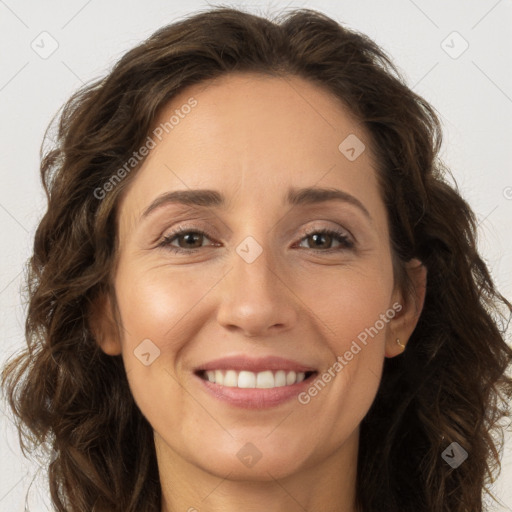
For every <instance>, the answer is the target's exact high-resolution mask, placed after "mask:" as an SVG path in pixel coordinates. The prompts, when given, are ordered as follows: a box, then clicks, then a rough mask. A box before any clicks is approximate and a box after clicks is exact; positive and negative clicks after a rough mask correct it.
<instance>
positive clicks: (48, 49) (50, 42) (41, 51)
mask: <svg viewBox="0 0 512 512" xmlns="http://www.w3.org/2000/svg"><path fill="white" fill-rule="evenodd" d="M30 47H31V48H32V50H34V51H35V52H36V53H37V55H39V57H41V59H47V58H48V57H50V56H51V55H53V54H54V53H55V51H56V50H57V48H58V47H59V43H58V42H57V40H56V39H55V38H54V37H53V36H52V35H51V34H50V33H48V32H46V30H45V31H43V32H41V33H40V34H39V35H38V36H37V37H36V38H35V39H34V40H33V41H32V42H31V43H30Z"/></svg>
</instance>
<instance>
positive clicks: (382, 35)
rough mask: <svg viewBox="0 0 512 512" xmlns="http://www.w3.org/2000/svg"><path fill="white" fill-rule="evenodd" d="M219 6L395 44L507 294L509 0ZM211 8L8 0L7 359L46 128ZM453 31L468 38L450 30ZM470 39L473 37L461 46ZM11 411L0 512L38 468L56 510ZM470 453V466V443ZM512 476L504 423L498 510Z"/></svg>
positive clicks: (16, 332)
mask: <svg viewBox="0 0 512 512" xmlns="http://www.w3.org/2000/svg"><path fill="white" fill-rule="evenodd" d="M210 5H218V4H217V3H216V2H212V4H210ZM224 5H229V6H233V7H242V6H243V7H244V8H245V9H247V10H250V11H251V12H254V13H256V14H266V13H272V12H275V11H277V10H279V9H280V8H282V7H310V8H313V9H317V10H320V11H323V12H325V13H326V14H328V15H330V16H332V17H334V18H336V19H337V20H338V21H340V22H343V23H345V24H347V25H348V26H349V27H350V28H353V29H356V30H358V31H361V32H364V33H366V34H368V35H369V36H370V37H371V38H373V39H374V40H375V41H376V42H377V43H378V44H380V45H381V46H382V47H383V48H384V49H385V50H386V51H387V52H388V53H389V54H390V55H391V56H392V58H393V60H394V62H395V63H396V64H397V65H398V66H399V68H400V69H401V70H402V71H403V72H404V74H405V76H406V77H407V79H408V83H409V85H410V86H411V87H412V88H413V89H414V90H415V91H416V92H418V93H419V94H421V95H422V96H424V97H425V98H426V99H427V100H428V101H430V102H431V103H432V104H433V105H434V107H435V108H436V109H437V110H438V112H439V114H440V116H441V119H442V122H443V125H444V133H445V140H444V145H443V151H442V155H441V156H442V158H443V159H444V160H445V162H446V163H447V164H448V165H449V166H450V167H451V168H452V170H453V173H454V175H455V178H456V180H457V183H458V185H459V187H460V189H461V191H462V194H463V195H464V197H465V198H466V199H467V200H468V201H469V203H470V204H471V206H472V207H473V209H474V211H475V212H476V213H477V217H478V219H479V249H480V251H481V253H482V254H483V256H484V258H485V260H486V262H487V263H488V265H489V266H490V269H491V271H492V275H493V277H494V279H495V281H496V283H497V285H498V288H499V289H500V290H501V292H502V293H503V294H504V295H505V296H506V297H508V298H509V300H510V299H511V297H512V276H511V270H512V250H511V249H512V239H511V237H510V228H511V227H512V222H511V221H512V171H511V162H512V144H511V141H512V52H511V49H512V45H511V33H512V0H478V1H477V0H451V1H446V0H445V1H441V0H435V1H429V2H427V1H426V0H414V1H413V0H392V1H386V2H379V1H378V0H371V1H361V0H341V1H338V2H335V1H333V0H331V1H316V0H315V1H309V2H298V1H297V2H294V3H292V2H290V3H286V2H279V1H274V2H270V3H269V2H264V1H261V2H256V3H250V4H249V3H242V2H238V3H229V4H228V3H226V4H224ZM207 6H208V4H207V3H205V2H199V1H193V0H188V1H186V2H185V1H177V2H170V1H164V0H144V1H139V0H123V1H121V0H114V1H109V2H105V1H104V2H100V1H99V0H89V1H87V0H71V1H69V0H68V1H66V2H65V1H64V0H62V1H60V2H59V1H45V2H36V1H27V0H25V1H23V0H21V1H19V0H0V59H1V60H0V119H1V123H0V141H1V142H0V144H1V148H0V149H1V150H0V223H1V224H0V225H1V227H2V237H1V241H0V245H1V251H2V253H1V254H2V266H1V272H0V314H1V333H2V337H1V343H0V364H2V363H3V362H4V361H5V359H6V357H7V356H8V355H10V354H12V353H13V352H14V351H15V350H18V349H19V348H20V347H21V346H22V344H23V343H24V341H23V322H24V311H25V305H24V304H22V300H21V299H20V289H21V286H22V285H23V273H22V265H23V263H24V262H25V260H26V259H27V258H28V257H29V255H30V251H31V245H32V242H33V236H34V232H35V228H36V225H37V222H38V220H39V218H40V216H41V214H42V212H43V208H44V206H45V202H44V195H43V192H42V188H41V186H40V182H39V147H40V144H41V141H42V136H43V132H44V129H45V128H46V126H47V125H48V123H49V122H50V119H51V117H52V116H53V115H54V114H55V113H56V111H57V109H58V108H59V107H60V106H61V105H62V103H63V102H64V101H65V100H66V99H67V98H68V97H69V96H70V95H71V93H72V92H73V91H75V90H76V89H77V88H78V87H79V86H80V85H82V83H83V82H87V81H89V80H91V79H93V78H96V77H98V76H103V75H104V74H105V73H106V72H107V71H108V70H109V69H110V67H111V66H112V65H113V64H114V63H115V62H116V61H117V60H118V59H119V58H120V57H121V56H122V54H123V53H125V52H126V51H127V50H128V49H130V48H131V47H133V46H134V45H136V44H138V43H139V42H140V41H142V40H143V39H144V38H146V37H147V36H149V35H150V34H151V33H152V32H153V31H155V30H156V29H157V28H159V27H161V26H162V25H164V24H167V23H170V22H172V21H174V20H176V19H177V18H178V17H181V16H183V15H186V14H188V13H190V12H192V11H195V10H196V9H198V8H205V7H207ZM43 31H47V32H48V33H49V34H51V37H52V38H54V39H55V40H56V41H57V43H58V48H57V50H56V51H55V52H54V53H53V54H52V55H51V56H49V57H48V58H42V57H41V56H40V55H38V53H36V52H35V51H34V50H33V49H32V47H31V44H33V45H34V46H35V45H39V47H40V48H41V50H40V51H42V50H43V48H42V47H43V45H44V48H45V49H46V50H48V49H49V48H51V46H50V45H51V41H50V39H49V38H48V36H44V35H43V36H40V34H41V33H42V32H43ZM453 31H456V32H458V33H459V34H460V35H461V36H462V38H463V39H460V38H459V36H457V35H450V34H452V32H453ZM448 36H449V37H448ZM45 37H46V39H44V40H43V39H42V38H45ZM447 37H448V39H447ZM464 40H465V41H467V43H468V44H469V47H468V48H467V50H466V51H465V52H464V53H462V54H461V55H460V56H458V53H460V51H461V50H462V49H463V48H464V46H463V45H464V44H465V43H464ZM33 41H34V43H33ZM443 41H445V43H443ZM450 47H451V48H450ZM445 50H446V51H445ZM447 51H448V52H451V53H452V56H450V55H449V54H448V53H447ZM453 57H457V58H453ZM6 413H7V409H6V407H5V404H4V403H0V450H1V456H0V511H2V512H21V511H23V510H24V498H25V494H26V491H27V489H28V488H29V485H30V482H31V479H32V477H33V476H34V475H38V476H37V478H36V480H35V483H34V485H33V486H32V488H31V491H30V498H29V501H28V502H29V510H30V511H32V512H42V511H47V510H50V508H49V506H48V505H45V502H47V500H45V499H44V493H45V491H44V485H43V484H44V479H43V477H44V474H43V472H42V471H41V470H39V471H38V468H39V466H38V465H37V464H36V463H34V462H32V463H30V462H28V461H27V460H25V459H24V458H23V456H22V454H21V452H20V449H19V446H18V441H17V434H16V431H15V429H14V427H13V425H12V423H11V421H10V418H9V416H8V413H7V414H6ZM509 430H510V427H509ZM465 464H471V454H470V456H469V459H468V460H467V461H466V462H465ZM511 482H512V439H511V435H510V433H509V434H507V437H506V442H505V454H504V458H503V472H502V475H501V476H500V478H499V479H498V480H497V482H496V484H495V486H494V491H495V493H496V496H497V497H498V498H499V499H500V500H501V501H502V502H503V506H502V507H501V508H499V507H493V510H500V511H501V510H503V511H505V510H507V511H512V490H511V486H510V483H511ZM507 483H508V486H507Z"/></svg>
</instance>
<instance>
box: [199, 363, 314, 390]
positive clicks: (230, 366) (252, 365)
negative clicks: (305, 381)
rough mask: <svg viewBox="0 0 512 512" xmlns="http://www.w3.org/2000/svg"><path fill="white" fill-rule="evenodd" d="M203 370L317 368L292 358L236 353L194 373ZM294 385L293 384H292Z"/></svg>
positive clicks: (253, 370)
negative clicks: (248, 355) (250, 355)
mask: <svg viewBox="0 0 512 512" xmlns="http://www.w3.org/2000/svg"><path fill="white" fill-rule="evenodd" d="M201 370H235V371H238V372H240V371H242V370H246V371H249V372H254V373H258V372H263V371H265V370H285V371H292V370H293V371H294V372H316V371H317V369H316V368H314V367H312V366H307V365H304V364H302V363H299V362H297V361H293V360H292V359H284V358H282V357H277V356H266V357H259V358H252V357H247V356H246V355H236V356H229V357H222V358H219V359H215V360H214V361H209V362H207V363H204V364H202V365H199V366H197V367H196V368H194V373H196V374H197V372H200V371H201ZM290 387H292V386H290Z"/></svg>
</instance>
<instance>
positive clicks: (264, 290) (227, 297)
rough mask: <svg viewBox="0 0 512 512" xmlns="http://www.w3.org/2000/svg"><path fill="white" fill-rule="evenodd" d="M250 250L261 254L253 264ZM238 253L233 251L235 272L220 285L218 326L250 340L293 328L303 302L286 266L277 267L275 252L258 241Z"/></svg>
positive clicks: (241, 247)
mask: <svg viewBox="0 0 512 512" xmlns="http://www.w3.org/2000/svg"><path fill="white" fill-rule="evenodd" d="M247 248H249V251H247V252H248V253H250V252H251V251H253V252H254V251H256V254H257V253H258V252H259V251H260V250H261V253H260V254H259V255H258V256H257V257H256V259H254V261H251V258H250V257H249V258H247V257H246V256H245V254H244V252H243V251H244V249H247ZM238 250H239V252H237V251H233V255H232V259H231V262H230V263H231V270H230V271H229V272H228V274H227V275H226V276H225V278H224V279H223V280H222V283H221V285H220V289H219V294H220V297H221V298H220V303H219V307H218V311H217V321H218V323H219V324H220V325H222V326H223V327H225V328H226V329H228V330H230V331H237V330H238V331H240V333H242V334H243V335H245V336H247V337H258V336H261V337H265V336H266V337H268V336H270V335H275V334H276V333H278V332H281V331H283V332H284V331H287V330H289V329H291V328H293V326H294V325H295V323H296V322H297V318H298V309H299V308H298V305H299V303H300V301H299V300H298V298H297V296H296V295H295V294H294V293H293V289H292V285H290V283H289V282H287V280H288V281H289V278H288V279H287V276H286V275H285V272H284V270H283V265H282V264H279V265H277V264H276V262H275V261H274V259H273V258H272V255H271V251H269V250H267V249H265V248H263V247H262V246H260V245H259V244H258V243H257V242H255V241H254V240H253V241H252V243H249V245H248V246H247V245H245V246H244V244H241V246H239V247H238ZM253 256H254V254H253Z"/></svg>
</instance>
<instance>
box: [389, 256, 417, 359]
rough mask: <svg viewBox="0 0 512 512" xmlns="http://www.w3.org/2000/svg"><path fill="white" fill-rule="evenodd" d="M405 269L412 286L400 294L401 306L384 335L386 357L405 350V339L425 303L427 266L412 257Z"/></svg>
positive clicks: (411, 331)
mask: <svg viewBox="0 0 512 512" xmlns="http://www.w3.org/2000/svg"><path fill="white" fill-rule="evenodd" d="M406 271H407V273H408V275H409V278H410V280H411V282H412V285H413V286H412V290H410V291H409V292H408V294H407V295H405V296H401V302H400V305H401V306H402V308H401V309H400V311H399V312H398V313H397V314H396V316H395V317H394V318H393V320H392V321H391V323H390V329H389V331H388V335H387V337H386V350H385V356H386V357H395V356H397V355H399V354H401V353H402V352H404V351H405V350H407V341H408V340H409V338H410V337H411V334H412V333H413V331H414V329H415V328H416V325H417V323H418V320H419V318H420V315H421V312H422V311H423V305H424V303H425V295H426V290H427V268H426V267H425V265H423V264H422V262H421V261H420V260H418V259H416V258H413V259H411V260H410V261H409V262H407V264H406ZM397 340H398V341H397Z"/></svg>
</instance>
